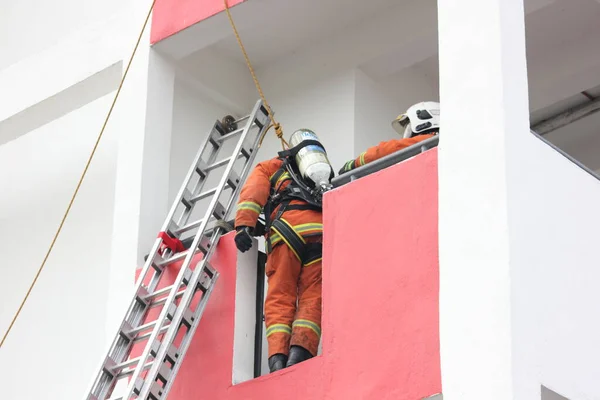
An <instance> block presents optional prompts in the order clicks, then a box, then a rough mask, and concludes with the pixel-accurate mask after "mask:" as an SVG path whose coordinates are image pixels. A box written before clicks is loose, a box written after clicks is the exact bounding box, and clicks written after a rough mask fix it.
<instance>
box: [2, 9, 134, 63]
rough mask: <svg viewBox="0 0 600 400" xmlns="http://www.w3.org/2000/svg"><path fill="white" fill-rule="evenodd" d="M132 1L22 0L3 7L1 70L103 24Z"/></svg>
mask: <svg viewBox="0 0 600 400" xmlns="http://www.w3.org/2000/svg"><path fill="white" fill-rule="evenodd" d="M129 3H131V1H122V0H108V1H101V2H99V1H94V0H59V1H39V0H19V1H3V2H2V4H1V5H0V49H2V53H1V54H0V70H1V69H3V68H5V67H7V66H8V65H10V64H13V63H15V62H17V61H19V60H22V59H23V58H26V57H28V56H31V55H33V54H36V53H37V52H40V51H43V50H45V49H47V48H48V47H50V46H52V45H55V44H57V43H58V42H60V41H61V40H63V39H65V38H68V37H69V36H71V37H72V35H73V34H75V32H77V31H79V30H81V29H83V28H85V27H89V26H91V25H95V24H98V23H99V22H100V23H102V22H103V21H105V20H106V19H108V18H109V17H111V16H113V15H114V14H116V13H117V12H118V11H119V10H122V9H123V8H125V7H128V6H129Z"/></svg>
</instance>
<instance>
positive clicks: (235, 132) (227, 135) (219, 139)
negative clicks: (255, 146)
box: [217, 128, 244, 143]
mask: <svg viewBox="0 0 600 400" xmlns="http://www.w3.org/2000/svg"><path fill="white" fill-rule="evenodd" d="M242 132H244V128H239V129H236V130H235V131H232V132H229V133H227V134H225V135H223V136H221V137H219V138H217V142H221V143H223V142H224V141H225V140H227V139H230V138H232V137H234V136H237V135H239V134H240V133H242Z"/></svg>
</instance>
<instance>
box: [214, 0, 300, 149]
mask: <svg viewBox="0 0 600 400" xmlns="http://www.w3.org/2000/svg"><path fill="white" fill-rule="evenodd" d="M223 4H224V5H225V11H226V12H227V17H228V18H229V23H230V24H231V28H233V33H234V34H235V38H236V39H237V42H238V45H239V46H240V49H241V50H242V54H243V55H244V59H245V60H246V65H247V66H248V69H249V70H250V74H251V75H252V79H253V80H254V86H256V90H258V94H259V95H260V98H261V99H262V102H263V104H264V105H265V108H266V109H267V112H268V113H269V118H270V119H271V125H269V127H268V128H267V129H266V130H265V132H264V133H263V136H262V137H261V138H260V141H259V144H258V147H260V146H261V145H262V141H263V139H264V137H265V135H266V133H267V132H268V131H269V129H271V128H275V135H277V138H278V139H279V140H281V147H283V148H284V149H285V148H286V147H288V148H289V144H288V143H287V142H286V141H285V139H284V138H283V130H282V128H281V125H279V123H278V122H277V121H275V117H274V116H273V112H272V111H271V107H270V106H269V103H268V102H267V99H266V98H265V94H264V93H263V91H262V88H261V87H260V83H258V78H256V74H255V73H254V68H252V64H251V63H250V59H249V58H248V53H246V48H245V47H244V44H243V43H242V39H241V38H240V34H239V33H238V30H237V28H236V27H235V23H234V22H233V17H232V16H231V12H230V11H229V4H228V2H227V0H223Z"/></svg>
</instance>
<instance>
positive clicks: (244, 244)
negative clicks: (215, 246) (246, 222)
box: [235, 226, 252, 253]
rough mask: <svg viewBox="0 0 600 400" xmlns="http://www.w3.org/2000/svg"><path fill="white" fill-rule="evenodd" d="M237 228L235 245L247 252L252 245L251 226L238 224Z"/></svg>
mask: <svg viewBox="0 0 600 400" xmlns="http://www.w3.org/2000/svg"><path fill="white" fill-rule="evenodd" d="M235 230H236V231H237V233H236V234H235V246H236V247H237V248H238V250H239V251H241V252H242V253H245V252H246V251H248V250H250V248H251V247H252V229H251V228H250V227H249V226H238V227H237V228H236V229H235Z"/></svg>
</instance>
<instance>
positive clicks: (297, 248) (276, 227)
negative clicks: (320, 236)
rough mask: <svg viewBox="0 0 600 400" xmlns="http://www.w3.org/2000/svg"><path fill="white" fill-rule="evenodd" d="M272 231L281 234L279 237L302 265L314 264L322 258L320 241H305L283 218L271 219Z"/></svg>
mask: <svg viewBox="0 0 600 400" xmlns="http://www.w3.org/2000/svg"><path fill="white" fill-rule="evenodd" d="M272 229H273V231H275V233H277V234H279V236H281V239H282V240H283V241H284V242H285V244H286V245H287V246H288V247H289V248H290V250H292V252H293V253H294V255H295V256H296V257H297V258H298V260H299V261H300V263H301V264H302V265H303V266H308V265H311V264H314V263H316V262H318V261H320V260H321V259H322V254H323V245H322V243H313V242H311V243H306V241H305V240H304V238H303V237H302V236H300V235H299V234H298V233H297V232H296V231H295V230H294V228H293V227H292V226H291V225H290V224H288V223H287V221H285V220H281V219H277V220H274V221H273V226H272Z"/></svg>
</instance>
